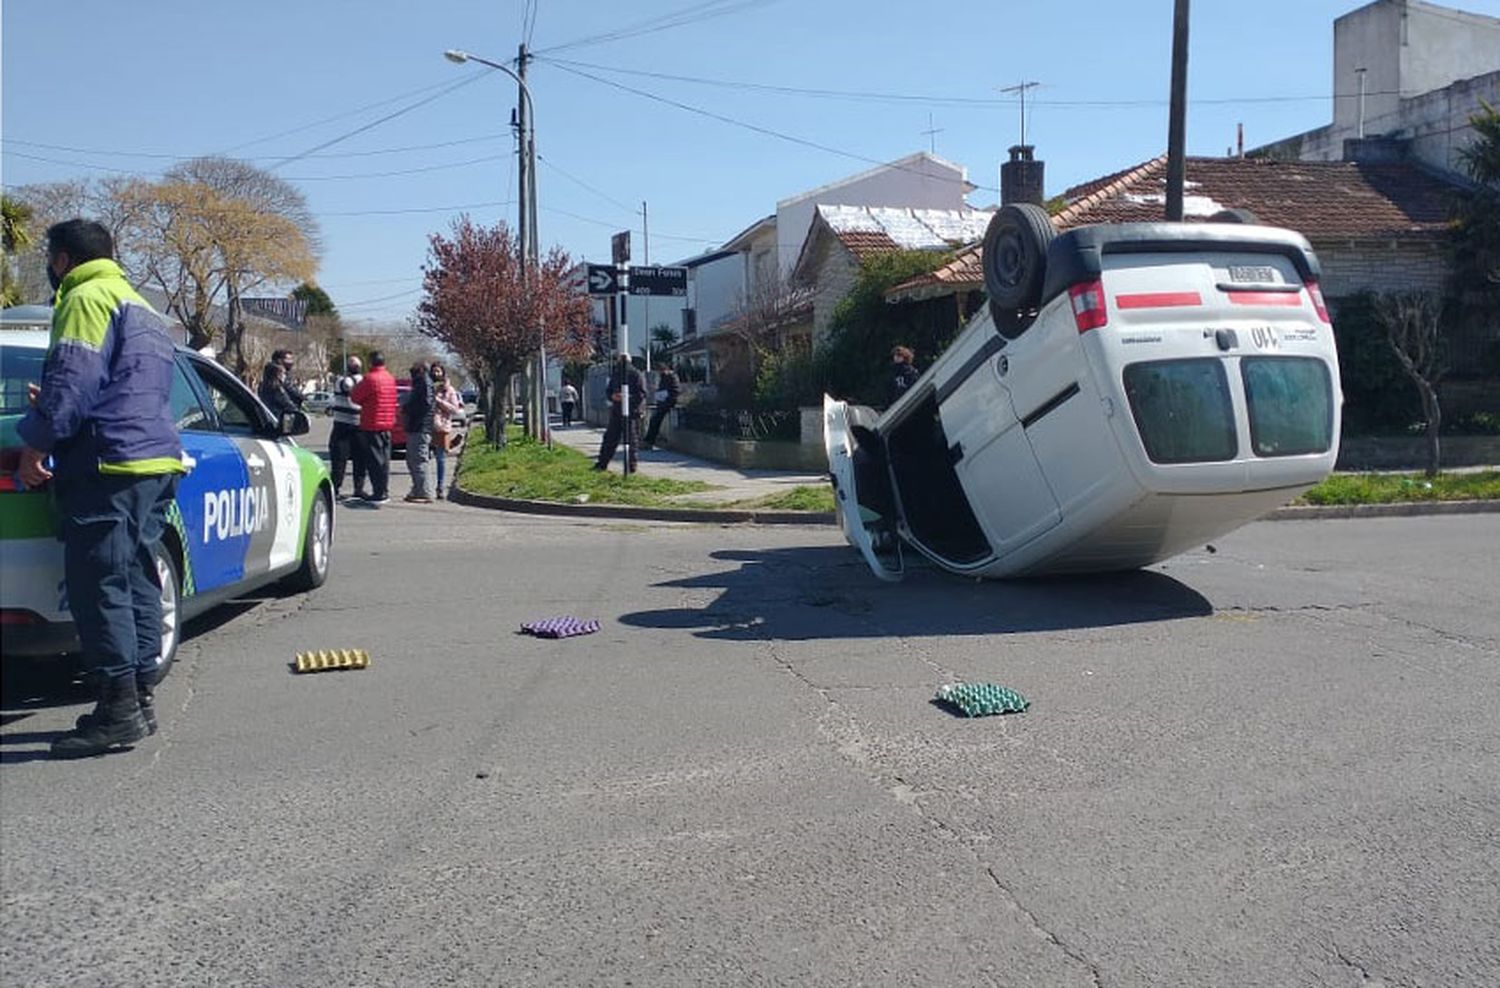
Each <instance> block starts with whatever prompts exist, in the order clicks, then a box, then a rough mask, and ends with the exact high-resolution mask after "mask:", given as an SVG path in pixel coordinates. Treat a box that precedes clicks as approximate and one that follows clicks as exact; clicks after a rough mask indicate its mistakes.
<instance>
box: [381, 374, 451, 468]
mask: <svg viewBox="0 0 1500 988" xmlns="http://www.w3.org/2000/svg"><path fill="white" fill-rule="evenodd" d="M410 397H411V382H410V381H397V382H396V427H395V428H394V429H392V430H391V450H392V451H397V450H399V451H400V452H401V455H402V457H403V458H405V456H406V418H405V414H404V413H405V410H406V400H407V399H408V398H410ZM468 431H469V410H468V407H467V406H465V408H464V410H463V411H462V412H461V413H459V414H458V415H455V416H453V443H452V445H451V446H450V447H449V450H448V451H449V452H450V453H457V452H458V451H459V450H461V449H463V448H464V435H465V434H466V433H467V432H468Z"/></svg>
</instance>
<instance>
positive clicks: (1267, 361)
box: [1240, 357, 1333, 456]
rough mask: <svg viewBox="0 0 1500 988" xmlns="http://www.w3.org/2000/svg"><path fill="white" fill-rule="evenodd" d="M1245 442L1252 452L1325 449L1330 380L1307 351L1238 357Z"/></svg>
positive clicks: (1329, 423) (1290, 453) (1328, 437)
mask: <svg viewBox="0 0 1500 988" xmlns="http://www.w3.org/2000/svg"><path fill="white" fill-rule="evenodd" d="M1240 375H1241V377H1243V378H1244V381H1245V404H1246V405H1247V406H1248V409H1249V412H1250V444H1251V446H1252V447H1253V448H1254V449H1255V453H1256V455H1257V456H1296V455H1299V454H1303V453H1326V452H1328V447H1329V446H1331V445H1332V444H1333V382H1332V381H1331V380H1330V379H1329V376H1328V367H1327V366H1326V365H1325V364H1324V363H1323V361H1321V360H1317V359H1315V358H1312V357H1246V358H1244V359H1243V360H1241V361H1240Z"/></svg>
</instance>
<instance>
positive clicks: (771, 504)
mask: <svg viewBox="0 0 1500 988" xmlns="http://www.w3.org/2000/svg"><path fill="white" fill-rule="evenodd" d="M744 506H745V507H751V508H765V509H766V510H768V511H824V512H831V511H833V486H832V485H830V484H820V485H819V486H817V487H810V486H799V487H793V488H792V489H791V490H789V491H782V492H781V493H779V494H772V495H770V496H768V497H762V498H757V499H756V500H754V501H752V502H750V503H749V504H747V505H744Z"/></svg>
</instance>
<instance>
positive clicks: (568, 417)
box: [557, 381, 578, 429]
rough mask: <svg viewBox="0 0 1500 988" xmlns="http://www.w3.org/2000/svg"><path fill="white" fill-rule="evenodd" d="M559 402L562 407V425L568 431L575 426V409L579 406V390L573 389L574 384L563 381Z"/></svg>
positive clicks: (558, 397)
mask: <svg viewBox="0 0 1500 988" xmlns="http://www.w3.org/2000/svg"><path fill="white" fill-rule="evenodd" d="M557 400H558V404H560V405H562V420H563V421H562V424H563V428H564V429H566V428H568V427H569V426H570V425H572V424H573V409H574V408H575V407H576V406H577V405H578V389H577V388H575V387H573V382H571V381H563V386H562V391H561V392H559V393H558V396H557Z"/></svg>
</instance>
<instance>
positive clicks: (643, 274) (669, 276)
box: [630, 266, 687, 298]
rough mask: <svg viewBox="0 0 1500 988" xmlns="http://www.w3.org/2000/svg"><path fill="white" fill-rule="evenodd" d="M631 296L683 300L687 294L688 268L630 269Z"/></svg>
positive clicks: (650, 267) (652, 267) (653, 267)
mask: <svg viewBox="0 0 1500 988" xmlns="http://www.w3.org/2000/svg"><path fill="white" fill-rule="evenodd" d="M630 294H632V295H672V296H677V297H678V298H681V297H683V296H685V295H686V294H687V268H659V267H655V266H649V267H633V268H631V269H630Z"/></svg>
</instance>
